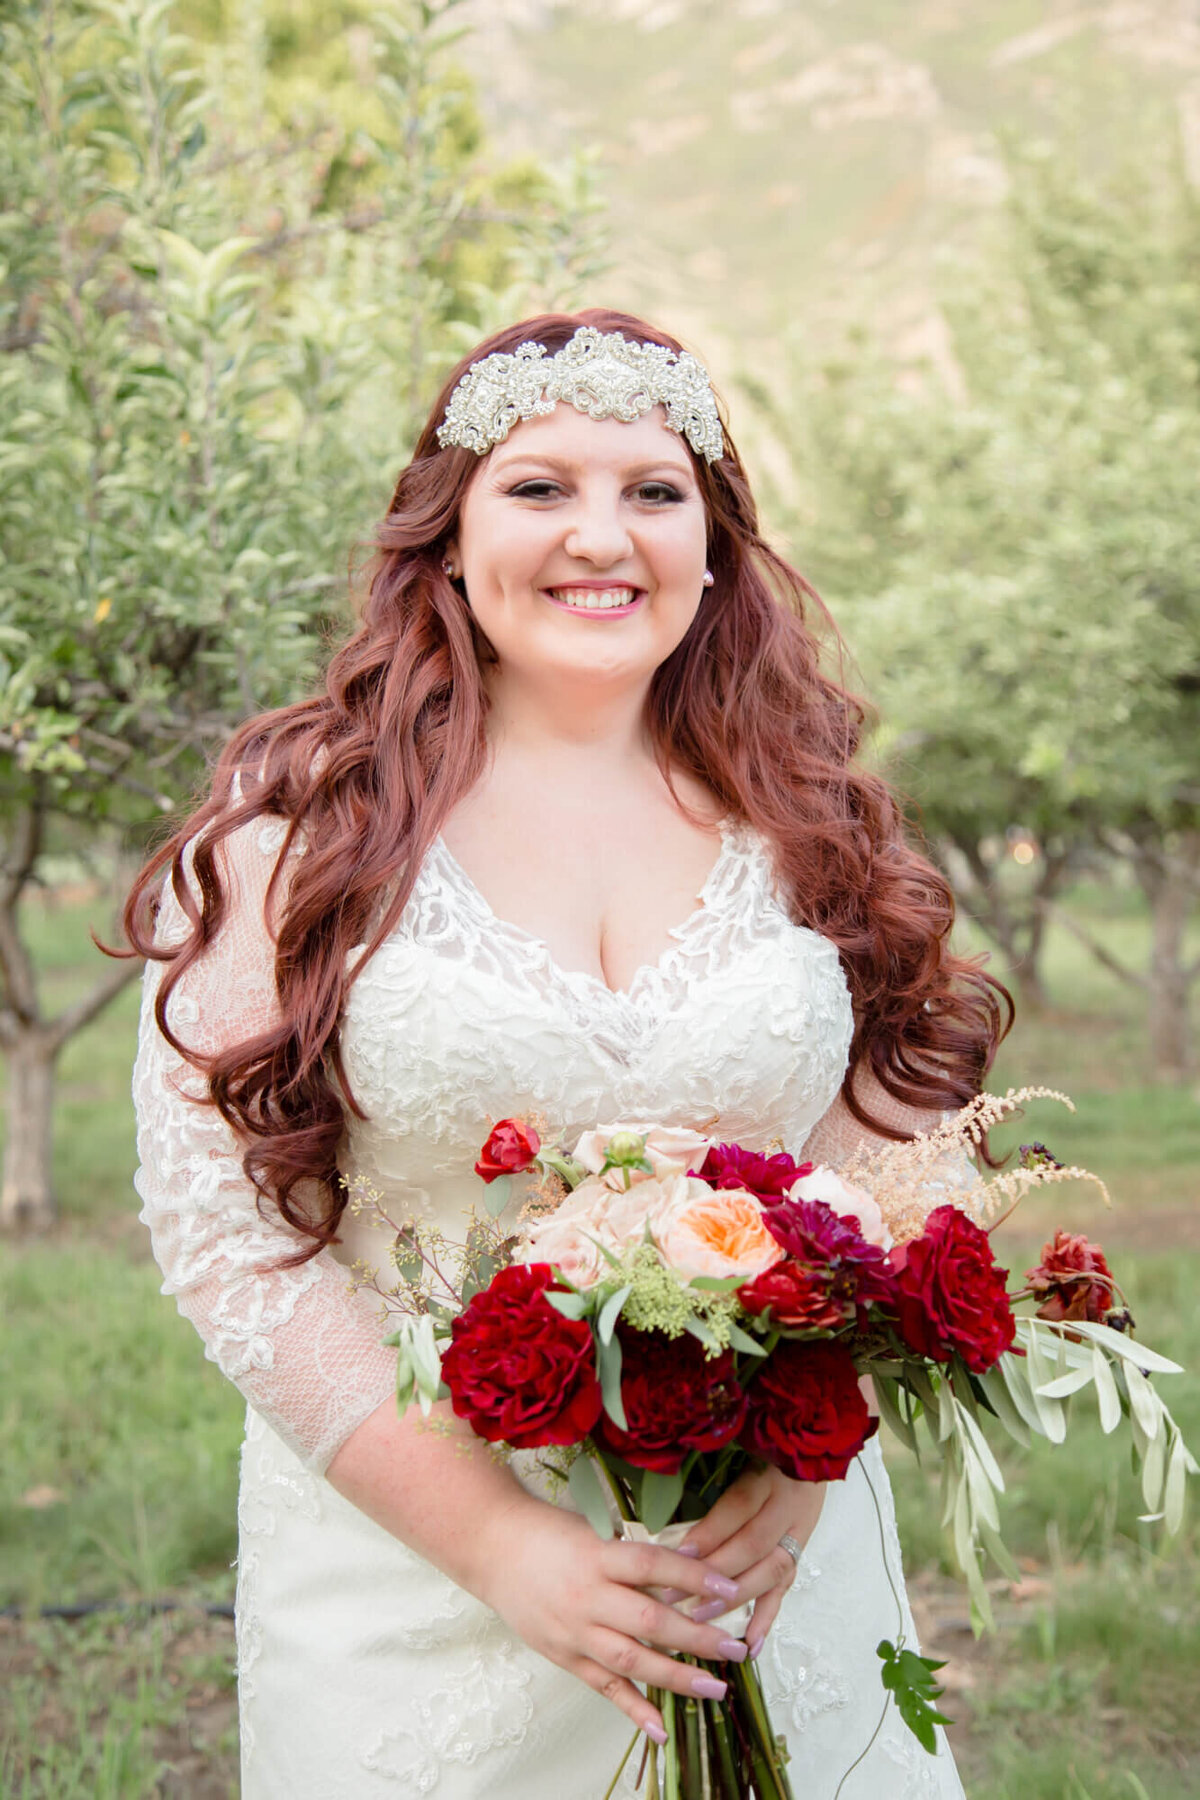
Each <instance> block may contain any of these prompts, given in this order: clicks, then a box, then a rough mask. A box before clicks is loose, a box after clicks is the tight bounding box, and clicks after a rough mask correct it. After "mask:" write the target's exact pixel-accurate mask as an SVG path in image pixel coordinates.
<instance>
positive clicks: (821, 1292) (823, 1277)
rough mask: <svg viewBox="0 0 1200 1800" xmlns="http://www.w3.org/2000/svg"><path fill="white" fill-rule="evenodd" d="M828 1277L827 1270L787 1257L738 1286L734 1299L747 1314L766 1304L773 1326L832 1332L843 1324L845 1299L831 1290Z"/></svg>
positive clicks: (757, 1310)
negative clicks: (741, 1286)
mask: <svg viewBox="0 0 1200 1800" xmlns="http://www.w3.org/2000/svg"><path fill="white" fill-rule="evenodd" d="M829 1276H830V1271H829V1270H828V1269H811V1268H809V1266H808V1264H807V1263H802V1262H794V1261H793V1260H792V1259H791V1258H790V1257H789V1258H788V1259H787V1260H786V1261H784V1262H780V1263H776V1264H775V1267H774V1268H773V1269H765V1270H764V1271H763V1273H762V1274H761V1275H756V1276H755V1277H754V1280H753V1281H748V1282H747V1283H746V1285H745V1287H743V1288H739V1289H738V1299H739V1300H740V1301H741V1303H742V1305H743V1306H744V1307H745V1309H746V1311H747V1312H750V1313H762V1312H766V1310H767V1308H768V1307H769V1308H770V1309H771V1322H772V1324H774V1325H785V1326H786V1325H792V1326H802V1327H803V1328H804V1329H805V1330H807V1331H836V1330H837V1329H838V1327H839V1326H841V1325H844V1324H845V1323H846V1317H847V1313H846V1299H845V1297H844V1296H843V1295H841V1294H838V1293H835V1292H834V1291H833V1290H832V1284H831V1282H830V1279H829ZM851 1310H853V1308H851Z"/></svg>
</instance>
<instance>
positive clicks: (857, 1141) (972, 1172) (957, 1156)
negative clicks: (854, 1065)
mask: <svg viewBox="0 0 1200 1800" xmlns="http://www.w3.org/2000/svg"><path fill="white" fill-rule="evenodd" d="M854 1087H855V1093H856V1094H857V1096H858V1098H859V1100H860V1101H861V1102H862V1104H863V1105H864V1106H865V1108H866V1110H867V1111H868V1112H870V1113H872V1114H874V1116H875V1117H876V1118H877V1119H880V1120H882V1121H884V1122H885V1123H886V1124H889V1125H892V1126H894V1127H895V1128H896V1130H897V1131H903V1132H906V1133H908V1134H909V1135H912V1136H915V1135H916V1134H917V1133H918V1132H923V1131H932V1130H934V1128H935V1127H936V1126H938V1125H940V1124H941V1123H942V1121H943V1120H944V1119H948V1118H950V1117H951V1115H950V1114H949V1113H947V1112H941V1111H934V1110H929V1111H925V1110H922V1109H920V1108H918V1107H914V1106H905V1105H904V1104H903V1102H902V1101H899V1100H895V1099H893V1097H892V1095H891V1094H889V1093H888V1091H887V1089H886V1088H885V1087H883V1086H882V1085H881V1083H880V1081H879V1079H878V1077H877V1076H875V1075H874V1074H872V1073H871V1072H870V1070H868V1069H861V1070H859V1072H858V1073H857V1075H856V1076H855V1083H854ZM891 1142H893V1140H892V1139H890V1138H886V1137H884V1135H883V1133H882V1132H878V1131H870V1130H868V1129H867V1127H866V1126H865V1125H860V1123H859V1121H858V1120H857V1119H856V1118H855V1117H854V1114H853V1113H852V1112H851V1111H850V1108H849V1107H848V1106H847V1104H846V1101H845V1097H844V1096H843V1094H842V1093H841V1092H840V1091H839V1093H838V1096H837V1099H836V1100H835V1101H834V1102H833V1105H832V1106H830V1107H829V1109H828V1110H827V1111H826V1112H825V1113H823V1114H822V1115H821V1117H820V1118H819V1119H818V1120H817V1123H816V1124H815V1125H814V1126H813V1128H812V1130H811V1132H810V1133H809V1135H808V1137H807V1138H806V1139H805V1143H804V1150H803V1155H804V1156H805V1158H806V1159H807V1160H809V1161H811V1162H815V1163H824V1164H825V1165H826V1167H827V1168H830V1169H837V1168H840V1167H841V1166H842V1165H843V1164H845V1163H847V1162H849V1161H850V1159H851V1157H853V1156H856V1155H857V1154H858V1153H859V1151H866V1152H868V1153H870V1152H871V1151H872V1150H878V1149H882V1148H883V1146H884V1145H886V1144H889V1143H891ZM933 1167H934V1169H935V1171H936V1173H935V1175H934V1176H933V1178H932V1180H931V1181H930V1186H931V1187H936V1188H937V1189H939V1190H944V1191H945V1193H946V1195H947V1197H949V1195H950V1193H951V1192H952V1191H953V1192H961V1191H963V1190H965V1189H968V1188H973V1187H975V1186H977V1185H978V1183H979V1179H980V1178H979V1174H978V1171H977V1170H976V1168H975V1165H974V1163H973V1162H972V1161H971V1159H970V1157H969V1156H968V1155H967V1153H966V1152H965V1151H962V1152H957V1151H956V1152H953V1153H950V1154H947V1155H945V1156H943V1157H941V1158H939V1160H938V1162H937V1163H936V1164H934V1165H933Z"/></svg>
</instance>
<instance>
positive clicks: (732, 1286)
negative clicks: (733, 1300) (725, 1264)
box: [687, 1275, 746, 1294]
mask: <svg viewBox="0 0 1200 1800" xmlns="http://www.w3.org/2000/svg"><path fill="white" fill-rule="evenodd" d="M687 1285H688V1286H689V1287H694V1288H699V1289H700V1292H701V1293H702V1294H733V1293H736V1291H737V1289H738V1288H740V1287H745V1285H746V1277H745V1276H744V1275H693V1277H692V1279H691V1280H690V1281H689V1282H688V1284H687Z"/></svg>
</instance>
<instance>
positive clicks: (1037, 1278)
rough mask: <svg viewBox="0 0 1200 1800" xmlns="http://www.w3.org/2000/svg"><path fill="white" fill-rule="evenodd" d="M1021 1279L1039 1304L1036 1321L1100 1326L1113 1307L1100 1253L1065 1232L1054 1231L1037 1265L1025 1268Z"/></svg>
mask: <svg viewBox="0 0 1200 1800" xmlns="http://www.w3.org/2000/svg"><path fill="white" fill-rule="evenodd" d="M1025 1279H1026V1281H1028V1282H1029V1283H1030V1285H1031V1287H1032V1288H1033V1292H1034V1297H1035V1299H1037V1300H1038V1301H1039V1302H1040V1305H1039V1306H1038V1309H1037V1310H1038V1317H1039V1318H1040V1319H1091V1320H1093V1321H1094V1322H1095V1323H1097V1324H1100V1325H1102V1324H1103V1323H1104V1318H1105V1314H1106V1313H1109V1312H1111V1311H1112V1309H1113V1307H1114V1305H1115V1304H1116V1300H1115V1286H1116V1284H1115V1283H1114V1281H1113V1278H1112V1271H1111V1269H1110V1268H1109V1266H1108V1263H1107V1262H1106V1261H1105V1258H1104V1252H1103V1250H1101V1248H1100V1246H1099V1244H1093V1243H1090V1242H1089V1241H1088V1239H1087V1238H1085V1237H1076V1236H1073V1235H1072V1234H1071V1233H1070V1232H1069V1231H1056V1232H1055V1234H1054V1239H1053V1242H1051V1243H1049V1244H1043V1246H1042V1260H1041V1262H1040V1263H1039V1264H1038V1266H1037V1268H1036V1269H1026V1271H1025Z"/></svg>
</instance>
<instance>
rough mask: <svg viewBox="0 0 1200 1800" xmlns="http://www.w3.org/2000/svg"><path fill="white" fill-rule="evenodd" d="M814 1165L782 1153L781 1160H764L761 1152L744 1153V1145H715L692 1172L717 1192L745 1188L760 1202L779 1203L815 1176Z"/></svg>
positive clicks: (769, 1157)
mask: <svg viewBox="0 0 1200 1800" xmlns="http://www.w3.org/2000/svg"><path fill="white" fill-rule="evenodd" d="M812 1168H813V1165H812V1164H811V1163H810V1162H807V1163H798V1162H797V1161H796V1160H795V1158H794V1157H791V1156H789V1155H788V1154H787V1152H786V1151H781V1152H780V1153H779V1155H778V1156H762V1155H760V1154H759V1152H758V1151H757V1150H743V1149H742V1147H741V1145H740V1144H714V1145H713V1147H712V1149H711V1150H710V1151H709V1152H708V1155H707V1156H706V1157H705V1158H704V1162H703V1164H702V1165H701V1167H700V1168H698V1169H689V1171H688V1173H689V1174H690V1175H698V1176H699V1177H700V1179H701V1181H707V1182H708V1184H709V1186H710V1187H715V1188H745V1190H746V1192H747V1193H748V1194H754V1195H756V1196H757V1198H758V1199H759V1200H778V1199H779V1198H780V1196H781V1195H782V1194H786V1193H787V1191H788V1189H789V1188H790V1187H791V1185H792V1183H793V1182H794V1181H797V1180H799V1178H800V1176H801V1175H811V1174H812Z"/></svg>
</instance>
